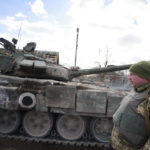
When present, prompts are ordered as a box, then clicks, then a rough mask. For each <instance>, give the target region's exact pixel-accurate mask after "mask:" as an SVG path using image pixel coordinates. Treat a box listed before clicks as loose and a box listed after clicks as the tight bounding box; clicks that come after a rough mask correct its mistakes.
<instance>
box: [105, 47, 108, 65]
mask: <svg viewBox="0 0 150 150" xmlns="http://www.w3.org/2000/svg"><path fill="white" fill-rule="evenodd" d="M107 65H108V48H107V51H106V61H105V67H107Z"/></svg>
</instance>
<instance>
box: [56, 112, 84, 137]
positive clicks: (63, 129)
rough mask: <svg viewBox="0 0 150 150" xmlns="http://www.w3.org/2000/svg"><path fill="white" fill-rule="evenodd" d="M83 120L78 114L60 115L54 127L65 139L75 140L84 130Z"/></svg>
mask: <svg viewBox="0 0 150 150" xmlns="http://www.w3.org/2000/svg"><path fill="white" fill-rule="evenodd" d="M85 125H86V123H85V120H84V119H83V118H82V117H80V116H71V115H61V116H60V117H59V118H58V120H57V122H56V127H57V131H58V133H59V135H60V136H61V137H62V138H63V139H65V140H77V139H79V138H81V136H82V135H83V134H84V131H85Z"/></svg>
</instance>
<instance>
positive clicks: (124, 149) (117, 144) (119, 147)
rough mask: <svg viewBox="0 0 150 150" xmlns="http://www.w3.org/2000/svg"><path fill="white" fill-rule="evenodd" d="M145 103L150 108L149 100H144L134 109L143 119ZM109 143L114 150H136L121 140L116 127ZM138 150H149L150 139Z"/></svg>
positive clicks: (141, 88) (143, 88)
mask: <svg viewBox="0 0 150 150" xmlns="http://www.w3.org/2000/svg"><path fill="white" fill-rule="evenodd" d="M149 87H150V83H148V84H145V85H143V86H140V87H138V88H136V89H135V90H136V91H137V92H141V91H144V90H147V89H148V88H149ZM128 98H130V96H128ZM145 103H147V107H148V108H150V100H148V102H147V101H146V100H144V101H143V102H142V103H140V104H139V105H138V107H137V109H136V110H137V113H139V114H141V115H142V116H143V117H144V109H145V107H144V106H145ZM111 143H112V147H113V148H114V149H115V150H137V149H135V148H133V147H132V146H131V145H130V144H129V143H128V142H127V141H126V140H125V139H122V138H121V137H120V134H119V130H118V129H117V127H114V128H113V130H112V136H111ZM138 150H150V138H149V139H148V140H147V142H146V143H145V145H144V146H143V147H142V148H140V149H138Z"/></svg>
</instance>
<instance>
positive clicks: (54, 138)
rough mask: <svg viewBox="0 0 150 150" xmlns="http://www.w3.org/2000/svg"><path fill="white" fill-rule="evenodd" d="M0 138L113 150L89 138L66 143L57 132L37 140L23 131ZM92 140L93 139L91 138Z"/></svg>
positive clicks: (1, 135) (109, 146)
mask: <svg viewBox="0 0 150 150" xmlns="http://www.w3.org/2000/svg"><path fill="white" fill-rule="evenodd" d="M0 138H2V139H8V140H16V141H22V142H35V143H46V144H56V145H63V146H77V147H99V148H104V149H112V148H111V145H110V143H99V142H96V141H92V140H91V141H90V140H89V138H90V137H89V138H87V137H82V139H81V140H80V141H65V140H62V139H60V138H59V135H57V133H56V132H55V130H52V131H51V134H50V136H47V137H45V138H35V137H30V136H27V135H26V134H25V133H24V131H23V130H22V129H20V131H19V132H18V133H16V134H10V135H6V134H0ZM91 138H92V137H91Z"/></svg>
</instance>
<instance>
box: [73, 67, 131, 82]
mask: <svg viewBox="0 0 150 150" xmlns="http://www.w3.org/2000/svg"><path fill="white" fill-rule="evenodd" d="M131 65H132V64H128V65H120V66H110V67H103V68H92V69H81V70H77V71H71V72H70V78H71V79H72V78H74V77H78V76H81V75H89V74H99V73H106V72H113V71H121V70H127V69H129V68H130V66H131Z"/></svg>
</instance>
